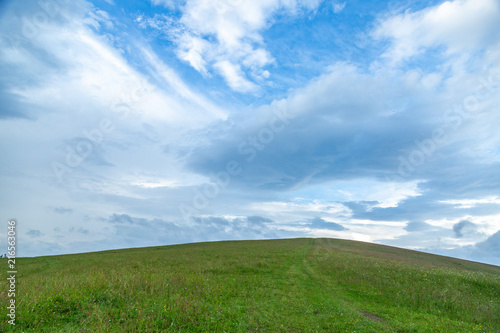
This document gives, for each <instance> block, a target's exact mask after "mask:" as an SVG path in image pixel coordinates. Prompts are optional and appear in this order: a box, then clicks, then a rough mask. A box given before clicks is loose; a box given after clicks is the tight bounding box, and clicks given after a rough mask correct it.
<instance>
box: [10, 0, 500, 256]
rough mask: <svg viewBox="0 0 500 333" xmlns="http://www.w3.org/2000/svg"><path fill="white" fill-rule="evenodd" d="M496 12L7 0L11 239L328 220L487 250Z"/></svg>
mask: <svg viewBox="0 0 500 333" xmlns="http://www.w3.org/2000/svg"><path fill="white" fill-rule="evenodd" d="M499 31H500V3H499V2H498V1H496V0H455V1H447V2H443V1H416V0H413V1H409V0H408V1H406V0H401V1H396V0H395V1H367V0H366V1H364V0H345V1H337V0H335V1H331V0H330V1H322V0H258V1H251V2H250V1H243V0H221V1H215V2H214V1H209V0H186V1H177V0H151V1H135V2H132V3H130V2H119V1H117V0H106V1H93V2H91V1H67V0H42V1H23V2H22V4H21V2H19V1H4V2H2V4H1V5H0V73H1V75H0V137H1V141H0V154H1V156H2V163H1V164H0V170H1V171H0V188H1V190H0V199H1V200H0V213H1V219H2V220H4V221H7V220H8V219H11V218H16V219H17V220H18V235H19V236H18V244H19V245H18V252H19V253H18V254H19V255H21V256H38V255H51V254H61V253H75V252H84V251H97V250H105V249H112V248H126V247H138V246H153V245H163V244H175V243H185V242H196V241H215V240H228V239H264V238H285V237H335V238H343V239H353V240H361V241H367V242H375V243H380V244H387V245H393V246H399V247H405V248H410V249H418V250H422V251H427V252H432V253H438V254H444V255H449V256H454V257H459V258H465V259H471V260H477V261H482V262H487V263H492V264H496V265H500V247H499V244H500V172H499V170H500V132H499V131H498V128H499V127H500V112H499V109H498V105H500V94H499V91H500V89H499V88H500V34H499ZM6 231H7V224H6V225H5V228H4V230H0V237H1V242H3V244H6V237H7V236H6Z"/></svg>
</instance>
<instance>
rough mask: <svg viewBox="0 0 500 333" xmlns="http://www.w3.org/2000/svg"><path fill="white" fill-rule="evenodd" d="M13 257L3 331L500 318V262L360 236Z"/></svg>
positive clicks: (448, 324)
mask: <svg viewBox="0 0 500 333" xmlns="http://www.w3.org/2000/svg"><path fill="white" fill-rule="evenodd" d="M2 262H3V261H2ZM16 264H17V269H18V280H17V289H18V293H17V313H16V315H17V318H16V324H17V325H16V327H15V329H13V327H12V326H11V325H8V324H7V319H8V318H7V317H6V316H5V315H2V322H1V324H0V331H2V332H4V331H5V332H9V331H16V332H453V333H457V332H495V333H496V332H498V331H499V329H500V267H497V266H489V265H484V264H479V263H475V262H469V261H463V260H458V259H452V258H447V257H441V256H435V255H430V254H425V253H420V252H415V251H409V250H403V249H398V248H392V247H387V246H381V245H375V244H368V243H362V242H353V241H344V240H336V239H287V240H264V241H238V242H214V243H197V244H186V245H176V246H164V247H151V248H141V249H127V250H117V251H105V252H96V253H85V254H76V255H64V256H51V257H38V258H19V259H17V260H16ZM4 266H5V267H6V266H7V264H6V263H5V265H4ZM4 281H6V280H4ZM4 286H5V287H6V286H7V283H6V282H5V284H4ZM5 289H6V288H4V290H5ZM7 301H8V298H7V295H6V294H5V293H2V295H1V302H2V308H4V309H5V306H6V304H7Z"/></svg>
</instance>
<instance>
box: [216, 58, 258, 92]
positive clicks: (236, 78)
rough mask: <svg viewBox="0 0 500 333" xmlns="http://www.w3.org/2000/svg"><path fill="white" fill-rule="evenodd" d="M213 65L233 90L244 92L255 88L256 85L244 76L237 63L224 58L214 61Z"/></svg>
mask: <svg viewBox="0 0 500 333" xmlns="http://www.w3.org/2000/svg"><path fill="white" fill-rule="evenodd" d="M214 67H215V68H216V69H217V71H219V73H220V74H221V75H222V76H223V77H224V78H225V79H226V82H227V84H228V85H229V86H230V87H231V89H233V90H234V91H238V92H243V93H246V92H251V91H256V90H257V86H256V85H255V84H254V83H252V82H250V81H248V80H247V79H246V78H245V76H244V73H243V72H242V70H241V67H240V66H239V65H235V64H233V63H230V62H229V61H227V60H225V61H220V62H218V63H216V64H215V65H214Z"/></svg>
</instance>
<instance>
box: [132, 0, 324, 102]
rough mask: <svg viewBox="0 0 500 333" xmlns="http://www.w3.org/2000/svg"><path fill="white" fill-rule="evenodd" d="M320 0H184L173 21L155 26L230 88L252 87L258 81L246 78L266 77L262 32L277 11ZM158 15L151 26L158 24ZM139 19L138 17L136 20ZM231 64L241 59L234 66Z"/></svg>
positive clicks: (186, 58)
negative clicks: (176, 20)
mask: <svg viewBox="0 0 500 333" xmlns="http://www.w3.org/2000/svg"><path fill="white" fill-rule="evenodd" d="M319 3H320V0H309V1H306V0H258V1H242V0H225V1H210V0H188V1H187V2H186V3H185V5H184V6H182V17H181V19H180V21H179V24H180V25H178V26H175V27H172V26H171V25H168V27H167V28H165V27H163V28H160V29H161V30H163V31H164V32H165V34H167V35H169V36H170V38H173V39H174V40H175V41H176V43H177V45H178V50H177V55H178V57H179V58H180V59H182V60H184V61H186V62H188V63H189V64H190V65H191V66H192V67H193V68H194V69H196V70H197V71H198V72H200V73H201V74H202V75H204V76H208V75H210V72H211V69H212V67H213V68H214V69H215V70H216V71H217V72H218V73H219V74H220V75H222V76H223V77H224V79H225V80H226V82H227V84H228V85H229V86H230V87H231V88H232V89H233V90H235V91H238V92H243V93H249V92H256V91H257V88H258V86H257V85H256V84H255V83H252V82H251V81H250V79H249V78H248V77H247V72H248V74H251V75H252V77H254V78H256V79H258V80H262V79H266V78H268V77H269V72H268V71H267V70H265V67H266V66H268V65H270V64H272V63H273V61H274V59H273V57H272V55H270V54H269V52H268V51H267V50H266V49H265V42H264V40H263V37H262V35H261V31H262V30H264V29H266V28H268V27H269V25H271V24H272V17H273V15H274V14H275V13H276V12H278V11H283V12H286V13H288V14H290V15H297V14H298V13H299V12H300V11H303V10H305V11H312V10H314V9H316V8H317V7H318V6H319ZM153 4H163V5H167V6H172V3H171V1H159V0H154V1H153ZM164 19H165V18H161V17H157V18H156V20H153V21H152V22H149V26H150V27H154V26H156V27H160V26H162V24H160V23H159V22H158V20H164ZM142 20H143V18H142V17H141V21H142ZM236 64H241V66H240V65H236Z"/></svg>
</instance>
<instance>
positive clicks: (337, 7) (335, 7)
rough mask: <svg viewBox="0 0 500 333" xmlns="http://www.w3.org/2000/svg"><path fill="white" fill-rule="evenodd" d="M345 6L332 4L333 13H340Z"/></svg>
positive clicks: (338, 3) (343, 4) (343, 3)
mask: <svg viewBox="0 0 500 333" xmlns="http://www.w3.org/2000/svg"><path fill="white" fill-rule="evenodd" d="M345 4H346V3H345V2H334V3H333V12H334V13H335V14H338V13H340V12H341V11H343V10H344V8H345Z"/></svg>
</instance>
